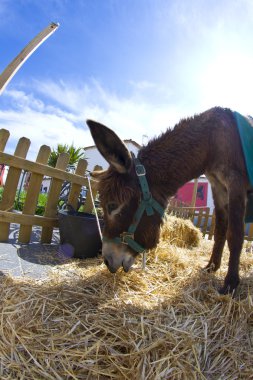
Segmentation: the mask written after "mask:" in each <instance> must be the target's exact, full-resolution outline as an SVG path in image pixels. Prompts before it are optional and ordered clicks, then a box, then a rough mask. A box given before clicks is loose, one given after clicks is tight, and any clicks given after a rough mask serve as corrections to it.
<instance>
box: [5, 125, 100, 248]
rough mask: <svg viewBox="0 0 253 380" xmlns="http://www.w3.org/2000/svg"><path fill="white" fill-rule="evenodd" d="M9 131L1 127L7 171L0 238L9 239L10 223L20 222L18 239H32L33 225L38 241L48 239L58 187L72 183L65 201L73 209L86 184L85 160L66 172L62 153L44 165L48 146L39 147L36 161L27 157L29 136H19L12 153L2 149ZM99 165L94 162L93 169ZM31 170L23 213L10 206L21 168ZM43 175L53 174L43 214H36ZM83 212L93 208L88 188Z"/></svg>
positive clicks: (54, 221)
mask: <svg viewBox="0 0 253 380" xmlns="http://www.w3.org/2000/svg"><path fill="white" fill-rule="evenodd" d="M9 136H10V134H9V131H7V130H6V129H1V130H0V163H1V164H4V165H7V166H9V171H8V174H7V178H6V181H5V186H4V190H3V195H2V201H1V202H0V242H1V241H2V242H3V241H8V238H9V229H10V223H18V224H20V229H19V237H18V240H19V242H20V243H29V241H30V239H31V233H32V226H41V227H42V232H41V243H51V241H52V234H53V228H54V227H57V226H58V216H57V205H58V200H59V195H60V191H61V188H62V184H63V182H64V181H68V182H70V183H71V188H70V192H69V195H68V204H70V205H71V206H72V207H73V208H74V209H76V207H77V204H78V197H79V194H80V191H81V188H82V186H86V187H88V181H87V178H86V177H85V173H86V169H87V161H86V160H84V159H80V160H79V162H78V164H77V167H76V170H75V173H69V172H68V171H67V166H68V162H69V155H68V154H67V153H62V154H61V155H60V156H59V158H58V160H57V163H56V167H55V168H53V167H50V166H48V165H47V162H48V158H49V155H50V153H51V149H50V147H48V146H46V145H43V146H41V147H40V149H39V152H38V155H37V158H36V162H33V161H29V160H27V159H26V156H27V153H28V151H29V147H30V143H31V142H30V140H29V139H27V138H25V137H22V138H21V139H20V140H19V141H18V144H17V146H16V149H15V152H14V154H13V155H11V154H8V153H4V149H5V146H6V144H7V141H8V139H9ZM100 168H101V167H99V166H95V168H94V170H97V169H100ZM24 170H25V171H27V172H30V173H31V177H30V180H29V183H28V188H27V194H26V198H25V202H24V205H23V210H22V213H19V212H17V211H16V210H13V206H14V201H15V197H16V193H17V189H18V185H19V181H20V176H21V173H22V171H24ZM44 176H47V177H50V178H52V180H51V185H50V189H49V192H48V198H47V203H46V207H45V211H44V215H43V216H38V215H35V211H36V207H37V202H38V197H39V193H40V189H41V184H42V181H43V178H44ZM92 188H93V190H92V192H93V196H94V197H96V193H97V191H96V183H95V182H93V186H92ZM83 208H84V211H85V212H91V211H92V208H93V206H92V201H91V194H90V193H89V192H87V198H86V202H85V204H84V206H83Z"/></svg>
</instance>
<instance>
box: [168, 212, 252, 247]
mask: <svg viewBox="0 0 253 380" xmlns="http://www.w3.org/2000/svg"><path fill="white" fill-rule="evenodd" d="M168 212H169V213H170V214H173V215H176V216H178V217H180V218H184V219H190V220H191V221H192V222H193V224H194V225H195V226H196V227H198V228H199V229H200V230H201V232H202V234H203V236H205V237H207V238H208V239H209V240H211V239H212V238H213V236H214V228H215V214H211V213H210V208H209V207H175V206H169V207H168ZM244 239H245V240H249V241H253V223H248V224H245V235H244Z"/></svg>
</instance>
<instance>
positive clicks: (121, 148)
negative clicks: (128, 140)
mask: <svg viewBox="0 0 253 380" xmlns="http://www.w3.org/2000/svg"><path fill="white" fill-rule="evenodd" d="M86 123H87V125H88V127H89V128H90V132H91V135H92V137H93V140H94V142H95V144H96V147H97V148H98V150H99V152H100V153H101V154H102V156H103V157H104V158H105V159H106V161H107V162H109V164H110V165H112V166H113V167H114V169H116V170H117V171H118V172H119V173H126V172H128V171H129V170H130V168H131V166H132V157H131V154H130V152H129V150H128V149H127V147H126V145H125V144H124V143H123V141H122V140H121V139H120V138H119V137H118V136H117V135H116V133H114V132H113V131H112V130H111V129H109V128H107V127H106V126H105V125H103V124H100V123H97V122H96V121H92V120H87V121H86Z"/></svg>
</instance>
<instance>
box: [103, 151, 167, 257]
mask: <svg viewBox="0 0 253 380" xmlns="http://www.w3.org/2000/svg"><path fill="white" fill-rule="evenodd" d="M133 160H134V165H135V172H136V175H137V177H138V179H139V183H140V186H141V190H142V200H141V203H140V204H139V207H138V209H137V211H136V213H135V215H134V218H133V223H132V224H131V225H130V226H129V228H128V231H127V232H122V234H120V237H115V238H113V239H108V238H106V237H103V241H107V242H113V243H117V244H126V245H128V246H129V247H130V248H132V249H133V250H134V251H135V252H137V253H142V252H144V251H145V248H143V247H142V246H141V245H140V244H138V243H137V242H136V241H135V240H134V233H135V231H136V228H137V226H138V224H139V222H140V220H141V217H142V215H143V213H144V212H145V211H146V214H147V216H151V215H154V211H157V212H158V213H159V214H160V216H161V217H163V216H164V208H163V207H162V206H161V205H160V204H159V203H158V202H157V201H156V200H155V199H154V198H153V197H152V194H151V193H150V191H149V187H148V182H147V179H146V170H145V167H144V166H143V165H142V164H141V162H140V161H139V159H138V158H133Z"/></svg>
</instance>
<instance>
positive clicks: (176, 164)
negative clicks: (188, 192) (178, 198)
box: [138, 117, 208, 199]
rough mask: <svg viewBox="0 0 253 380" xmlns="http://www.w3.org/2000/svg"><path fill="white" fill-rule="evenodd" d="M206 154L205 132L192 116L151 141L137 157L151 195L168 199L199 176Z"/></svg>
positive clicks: (206, 141) (202, 126) (206, 139)
mask: <svg viewBox="0 0 253 380" xmlns="http://www.w3.org/2000/svg"><path fill="white" fill-rule="evenodd" d="M196 119H197V120H196ZM207 154H208V136H207V133H206V129H205V126H204V125H203V123H200V122H199V120H198V117H195V118H191V119H186V120H183V121H181V122H180V123H179V124H178V125H176V126H175V128H174V129H173V130H167V132H165V133H164V134H162V135H161V136H159V137H158V138H155V139H153V140H151V141H150V142H149V143H148V145H147V146H145V147H143V148H142V149H141V150H140V151H139V154H138V157H139V158H140V160H141V162H142V163H143V165H144V166H145V168H146V172H147V179H148V182H149V184H150V188H151V189H152V192H153V194H155V193H156V194H157V195H158V196H159V198H161V197H162V198H163V199H168V197H170V196H172V195H174V194H175V193H176V191H177V190H178V188H179V187H181V186H183V184H184V183H186V182H188V181H190V180H191V179H193V178H197V177H199V176H200V175H201V174H203V172H204V170H205V164H206V161H207Z"/></svg>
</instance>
